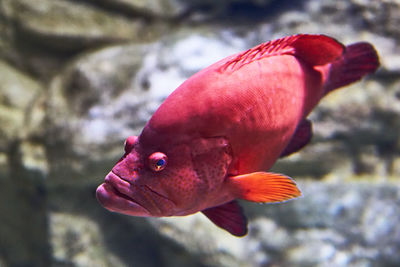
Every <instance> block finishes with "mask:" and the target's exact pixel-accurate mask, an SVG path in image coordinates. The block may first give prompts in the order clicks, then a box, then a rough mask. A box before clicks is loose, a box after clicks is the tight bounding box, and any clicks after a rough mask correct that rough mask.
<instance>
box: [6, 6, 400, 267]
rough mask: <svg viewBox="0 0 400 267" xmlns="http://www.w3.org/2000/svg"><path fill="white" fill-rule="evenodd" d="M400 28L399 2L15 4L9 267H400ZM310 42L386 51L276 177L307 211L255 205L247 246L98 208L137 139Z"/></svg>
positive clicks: (321, 112)
mask: <svg viewBox="0 0 400 267" xmlns="http://www.w3.org/2000/svg"><path fill="white" fill-rule="evenodd" d="M399 18H400V5H399V3H398V1H395V0H385V1H380V2H377V1H372V0H338V1H318V0H302V1H290V0H285V1H273V0H252V1H243V0H224V1H197V0H191V1H183V0H152V1H141V0H115V1H111V0H101V1H93V0H82V1H77V0H58V1H50V0H39V1H27V0H3V1H1V2H0V214H1V218H2V219H1V220H0V265H1V266H3V265H4V266H48V265H50V264H52V265H55V266H99V265H103V266H132V263H134V265H135V266H178V265H179V266H282V265H283V266H326V265H327V264H328V265H329V266H397V265H398V264H399V262H400V259H399V258H398V255H397V254H398V253H397V252H398V251H399V245H398V244H399V243H400V238H399V236H400V231H399V229H398V226H397V225H399V222H400V218H399V217H398V215H397V214H399V211H398V207H397V206H398V204H399V203H398V200H399V177H400V157H399V155H400V139H399V138H400V137H399V136H400V135H399V132H400V124H399V121H400V120H399V116H400V115H399V114H400V80H399V77H400V64H399V62H400V49H399V40H400V33H399V28H398V27H397V25H398V22H399ZM305 32H307V33H324V34H327V35H331V36H333V37H336V38H337V39H338V40H340V41H342V42H344V43H353V42H357V41H368V42H371V43H373V44H374V45H375V46H376V48H377V50H378V51H379V54H380V57H381V63H382V67H381V68H380V69H379V71H378V72H377V73H376V74H375V75H371V76H370V77H368V78H367V79H365V80H364V81H362V82H360V83H357V84H355V85H353V86H350V87H349V88H346V89H343V90H338V91H336V92H334V93H332V94H330V95H329V96H328V97H326V98H325V99H324V101H322V103H321V104H320V106H319V107H318V109H316V111H315V112H313V114H312V115H311V119H312V121H313V124H314V138H313V142H312V144H310V145H309V146H307V147H306V148H305V149H304V150H302V151H301V152H300V153H297V154H295V155H293V156H291V157H289V158H287V159H284V160H281V161H279V162H278V164H276V166H275V167H274V170H275V171H279V172H283V173H285V174H288V175H290V176H292V177H295V178H296V179H297V180H298V181H302V180H305V179H307V180H309V182H306V183H302V185H303V191H304V195H305V196H304V198H302V199H300V200H297V201H293V202H290V203H287V204H284V205H265V206H260V205H252V204H246V210H247V213H248V215H249V217H250V225H251V228H250V233H249V235H248V236H247V237H245V238H242V239H236V238H233V237H230V236H228V235H227V234H226V233H225V232H222V231H220V230H219V229H217V228H216V227H215V226H214V225H213V224H211V223H209V222H208V221H207V220H206V219H205V218H203V216H201V215H200V214H199V215H195V216H189V217H186V218H177V219H151V220H147V219H143V218H130V217H126V216H122V215H117V214H111V213H109V212H107V211H106V210H104V209H103V208H101V207H100V206H99V205H98V203H97V202H96V201H95V199H94V190H95V188H96V186H97V185H98V184H99V183H100V182H101V181H102V179H103V177H104V175H105V174H106V173H107V171H108V170H109V169H110V168H111V167H112V165H113V164H114V162H115V161H116V160H117V159H118V158H119V157H120V156H121V153H122V144H123V141H124V139H125V138H126V137H127V136H129V135H132V134H139V133H140V130H141V128H142V127H143V125H144V123H145V122H146V121H147V120H148V119H149V118H150V116H151V114H152V113H153V112H154V111H155V110H156V108H157V107H158V105H159V104H160V103H161V102H162V101H163V100H164V99H165V97H167V96H168V95H169V93H170V92H172V90H173V89H175V88H176V87H177V86H178V85H179V84H180V83H181V82H182V81H184V80H185V79H186V78H187V77H189V76H190V75H192V74H194V73H195V72H197V71H198V70H200V69H201V68H204V67H206V66H207V65H209V64H211V63H213V62H215V61H217V60H218V59H220V58H222V57H224V56H227V55H229V54H233V53H235V52H238V51H241V50H245V49H247V48H249V47H251V46H253V45H256V44H258V43H260V42H264V41H266V40H269V39H273V38H278V37H282V36H285V35H289V34H295V33H305ZM316 179H318V180H321V181H320V182H311V181H315V180H316ZM328 181H329V182H332V181H334V183H333V184H329V183H328ZM3 218H4V219H3Z"/></svg>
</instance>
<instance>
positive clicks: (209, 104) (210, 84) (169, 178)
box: [96, 34, 379, 236]
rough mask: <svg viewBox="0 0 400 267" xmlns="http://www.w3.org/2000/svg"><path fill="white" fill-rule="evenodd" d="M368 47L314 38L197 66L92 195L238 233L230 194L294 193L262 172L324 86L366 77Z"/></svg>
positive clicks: (284, 196)
mask: <svg viewBox="0 0 400 267" xmlns="http://www.w3.org/2000/svg"><path fill="white" fill-rule="evenodd" d="M378 66H379V60H378V55H377V53H376V51H375V50H374V48H373V46H372V45H370V44H368V43H356V44H352V45H349V46H344V45H342V44H341V43H339V42H338V41H336V40H335V39H333V38H330V37H327V36H324V35H306V34H302V35H294V36H289V37H285V38H282V39H278V40H274V41H270V42H267V43H263V44H260V45H258V46H256V47H254V48H252V49H249V50H247V51H244V52H242V53H239V54H235V55H232V56H230V57H227V58H225V59H222V60H221V61H219V62H217V63H215V64H213V65H211V66H209V67H207V68H205V69H203V70H202V71H200V72H198V73H197V74H195V75H193V76H192V77H191V78H189V79H188V80H186V81H185V82H184V83H183V84H182V85H181V86H179V87H178V88H177V89H176V90H175V91H174V92H173V93H172V94H171V95H170V96H169V97H168V98H167V99H166V100H165V101H164V103H163V104H162V105H161V106H160V107H159V109H158V110H157V111H156V112H155V114H154V115H153V116H152V118H151V119H150V120H149V122H148V123H147V124H146V126H145V127H144V129H143V131H142V133H141V134H140V136H139V137H136V136H131V137H128V139H127V140H126V143H125V154H124V155H123V157H122V158H121V159H120V161H119V162H118V163H117V164H116V165H115V166H114V167H113V169H112V170H111V172H110V173H109V174H108V175H107V176H106V178H105V181H104V183H103V184H101V185H100V186H99V187H98V189H97V191H96V196H97V199H98V200H99V202H100V203H101V204H102V205H103V206H104V207H105V208H106V209H108V210H110V211H114V212H120V213H123V214H128V215H132V216H145V217H148V216H153V217H161V216H184V215H189V214H193V213H196V212H199V211H201V212H203V213H204V214H205V215H206V216H207V217H208V218H209V219H210V220H211V221H212V222H214V223H215V224H216V225H217V226H219V227H221V228H223V229H225V230H227V231H228V232H230V233H231V234H233V235H236V236H243V235H245V234H246V233H247V220H246V217H245V215H244V214H243V212H242V209H241V207H240V206H239V205H238V203H237V202H236V199H245V200H248V201H253V202H263V203H274V202H283V201H286V200H289V199H293V198H296V197H299V196H300V195H301V192H300V190H299V189H298V187H297V186H296V183H295V182H294V181H293V180H292V179H291V178H289V177H287V176H285V175H282V174H276V173H270V172H267V171H268V169H269V168H270V167H271V166H272V165H273V164H274V163H275V161H276V160H277V159H278V158H279V157H280V156H287V155H289V154H291V153H294V152H296V151H298V150H299V149H301V148H302V147H303V146H304V145H306V144H307V143H308V142H309V140H310V139H311V136H312V130H311V122H310V121H309V120H307V115H308V114H309V113H310V112H311V111H312V109H313V108H314V107H315V106H316V105H317V104H318V102H319V101H320V99H321V98H322V97H323V96H325V95H326V94H327V93H329V92H330V91H332V90H334V89H336V88H338V87H341V86H344V85H347V84H349V83H352V82H354V81H357V80H359V79H361V78H362V77H363V76H364V75H366V74H369V73H373V72H374V71H375V70H376V69H377V68H378Z"/></svg>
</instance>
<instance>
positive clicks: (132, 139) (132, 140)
mask: <svg viewBox="0 0 400 267" xmlns="http://www.w3.org/2000/svg"><path fill="white" fill-rule="evenodd" d="M136 140H137V136H129V137H128V138H127V139H126V140H125V144H124V150H125V153H129V152H131V150H132V148H133V145H134V144H135V142H136Z"/></svg>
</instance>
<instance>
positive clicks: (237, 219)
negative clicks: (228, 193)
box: [202, 200, 247, 236]
mask: <svg viewBox="0 0 400 267" xmlns="http://www.w3.org/2000/svg"><path fill="white" fill-rule="evenodd" d="M202 213H203V214H204V215H206V216H207V218H208V219H210V220H211V221H212V222H213V223H214V224H215V225H217V226H219V227H221V228H222V229H224V230H226V231H228V232H229V233H231V234H232V235H235V236H244V235H246V234H247V218H246V216H245V215H244V214H243V210H242V208H241V207H240V206H239V204H238V203H237V202H236V201H235V200H234V201H231V202H228V203H225V204H223V205H220V206H216V207H213V208H208V209H205V210H203V211H202Z"/></svg>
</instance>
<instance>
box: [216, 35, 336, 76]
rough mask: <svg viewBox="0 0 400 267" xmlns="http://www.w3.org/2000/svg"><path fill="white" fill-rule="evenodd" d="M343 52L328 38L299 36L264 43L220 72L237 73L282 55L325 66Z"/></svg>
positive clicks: (242, 54)
mask: <svg viewBox="0 0 400 267" xmlns="http://www.w3.org/2000/svg"><path fill="white" fill-rule="evenodd" d="M343 51H344V46H343V45H342V44H341V43H339V42H337V41H336V40H335V39H333V38H330V37H328V36H325V35H311V34H298V35H292V36H287V37H284V38H280V39H277V40H273V41H269V42H266V43H262V44H259V45H258V46H256V47H253V48H251V49H249V50H247V51H244V52H242V53H240V54H238V55H237V56H236V57H235V58H233V59H231V60H228V61H227V62H226V63H225V64H223V65H222V66H221V67H220V71H222V72H223V71H225V70H227V69H229V70H231V71H235V70H238V69H240V68H241V67H242V66H244V65H246V64H249V63H252V62H254V61H257V60H260V59H262V58H266V57H272V56H280V55H293V56H296V57H298V58H301V59H303V60H304V61H305V62H307V63H309V64H311V65H312V66H315V65H325V64H327V63H330V62H332V61H334V60H335V59H337V58H339V57H340V56H341V55H342V53H343Z"/></svg>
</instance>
